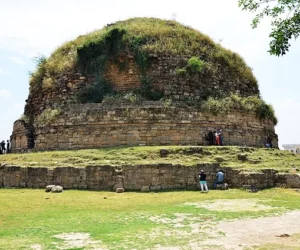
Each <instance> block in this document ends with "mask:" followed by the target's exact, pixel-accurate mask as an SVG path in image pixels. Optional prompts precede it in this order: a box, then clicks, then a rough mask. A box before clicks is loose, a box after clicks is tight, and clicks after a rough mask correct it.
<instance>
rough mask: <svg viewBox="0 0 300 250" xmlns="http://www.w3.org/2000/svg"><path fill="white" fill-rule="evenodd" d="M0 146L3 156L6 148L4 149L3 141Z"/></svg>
mask: <svg viewBox="0 0 300 250" xmlns="http://www.w3.org/2000/svg"><path fill="white" fill-rule="evenodd" d="M0 144H1V150H2V153H3V154H4V153H5V150H6V148H5V141H4V140H3V141H2V142H1V143H0Z"/></svg>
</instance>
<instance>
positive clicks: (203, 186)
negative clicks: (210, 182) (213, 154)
mask: <svg viewBox="0 0 300 250" xmlns="http://www.w3.org/2000/svg"><path fill="white" fill-rule="evenodd" d="M199 182H200V188H201V192H202V193H203V192H204V191H206V192H208V187H207V182H206V174H205V173H204V170H201V171H200V173H199ZM204 189H205V190H204Z"/></svg>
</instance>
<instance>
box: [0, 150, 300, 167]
mask: <svg viewBox="0 0 300 250" xmlns="http://www.w3.org/2000/svg"><path fill="white" fill-rule="evenodd" d="M162 148H163V149H167V150H168V151H169V154H168V156H167V157H160V149H162ZM190 148H195V147H190V146H152V147H148V146H143V147H114V148H101V149H86V150H70V151H51V152H36V153H26V154H6V155H0V163H1V164H7V165H17V166H24V167H28V166H31V167H39V166H45V167H62V166H68V167H70V166H76V167H85V166H96V165H103V164H105V165H107V164H109V165H115V166H121V165H140V164H156V163H171V164H181V165H186V166H194V165H196V164H200V163H219V164H220V165H221V166H222V167H232V168H235V169H244V170H248V171H258V170H261V169H266V168H273V169H276V170H279V171H282V172H288V171H290V170H291V169H292V166H294V167H296V168H300V157H299V155H298V156H296V155H294V154H292V153H290V152H288V151H283V150H277V149H264V148H248V151H247V152H242V150H241V149H240V148H239V147H236V146H228V147H227V146H224V147H214V146H211V147H207V146H206V147H202V149H203V152H202V153H199V152H198V153H191V152H190ZM239 155H246V158H247V159H246V160H245V161H241V160H239V158H238V157H239Z"/></svg>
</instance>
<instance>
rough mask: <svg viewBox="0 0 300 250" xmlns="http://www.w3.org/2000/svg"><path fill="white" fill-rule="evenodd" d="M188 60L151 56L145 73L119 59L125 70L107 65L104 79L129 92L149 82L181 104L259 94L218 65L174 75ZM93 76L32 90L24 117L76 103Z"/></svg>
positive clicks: (62, 79)
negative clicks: (192, 72)
mask: <svg viewBox="0 0 300 250" xmlns="http://www.w3.org/2000/svg"><path fill="white" fill-rule="evenodd" d="M190 57H191V56H189V57H182V56H177V57H174V56H171V55H150V58H149V59H148V60H149V64H148V67H147V69H146V71H145V73H144V74H142V72H141V70H140V69H139V68H138V67H137V65H136V64H135V60H134V58H133V56H132V55H127V57H126V58H125V57H124V56H120V57H119V58H118V61H119V62H120V63H123V62H124V61H126V66H125V68H124V69H120V67H119V66H118V64H117V63H116V62H115V61H116V60H110V61H109V62H108V64H107V69H106V72H105V73H104V76H105V78H106V79H108V80H110V81H111V82H112V83H113V85H114V87H115V89H116V90H119V91H121V92H122V91H127V90H132V89H134V88H137V87H139V86H141V81H142V80H143V79H145V78H146V79H148V80H149V81H150V83H151V84H152V86H153V88H154V89H156V90H161V91H163V92H164V95H165V97H166V98H170V99H173V100H178V101H184V100H186V99H189V100H191V99H194V100H200V99H202V98H207V97H208V96H211V95H213V96H216V95H222V96H223V95H228V94H229V93H237V94H240V95H241V96H249V95H255V96H258V95H259V90H258V86H257V85H254V84H253V83H250V82H248V80H245V79H242V78H238V77H237V75H236V74H234V72H231V71H230V70H228V69H227V70H226V67H225V66H222V65H219V69H218V70H217V72H215V71H214V72H213V73H212V72H209V71H207V70H206V71H204V72H203V73H199V74H192V75H190V74H184V75H178V74H176V69H179V68H183V67H185V66H186V65H187V61H188V59H189V58H190ZM94 80H95V76H94V75H85V74H84V73H83V72H80V70H78V72H77V73H71V72H66V73H65V74H64V75H61V76H58V77H57V79H54V86H53V87H49V86H48V87H47V86H44V87H43V88H39V89H37V90H35V91H34V90H32V91H31V92H30V95H29V97H28V100H27V104H26V106H25V114H26V115H33V116H36V115H38V114H40V113H41V112H42V111H43V110H45V109H46V108H53V107H58V106H60V107H64V106H65V105H67V104H70V103H76V102H77V101H76V95H77V94H78V92H79V91H80V90H81V89H82V88H83V87H85V86H87V85H90V84H92V83H93V82H94Z"/></svg>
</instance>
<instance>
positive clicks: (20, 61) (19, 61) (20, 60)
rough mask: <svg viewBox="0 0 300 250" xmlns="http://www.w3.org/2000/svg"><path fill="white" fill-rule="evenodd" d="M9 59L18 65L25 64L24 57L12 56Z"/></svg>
mask: <svg viewBox="0 0 300 250" xmlns="http://www.w3.org/2000/svg"><path fill="white" fill-rule="evenodd" d="M9 59H10V60H11V61H12V62H13V63H15V64H17V65H21V66H23V65H25V61H24V60H23V58H22V57H18V56H11V57H9Z"/></svg>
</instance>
